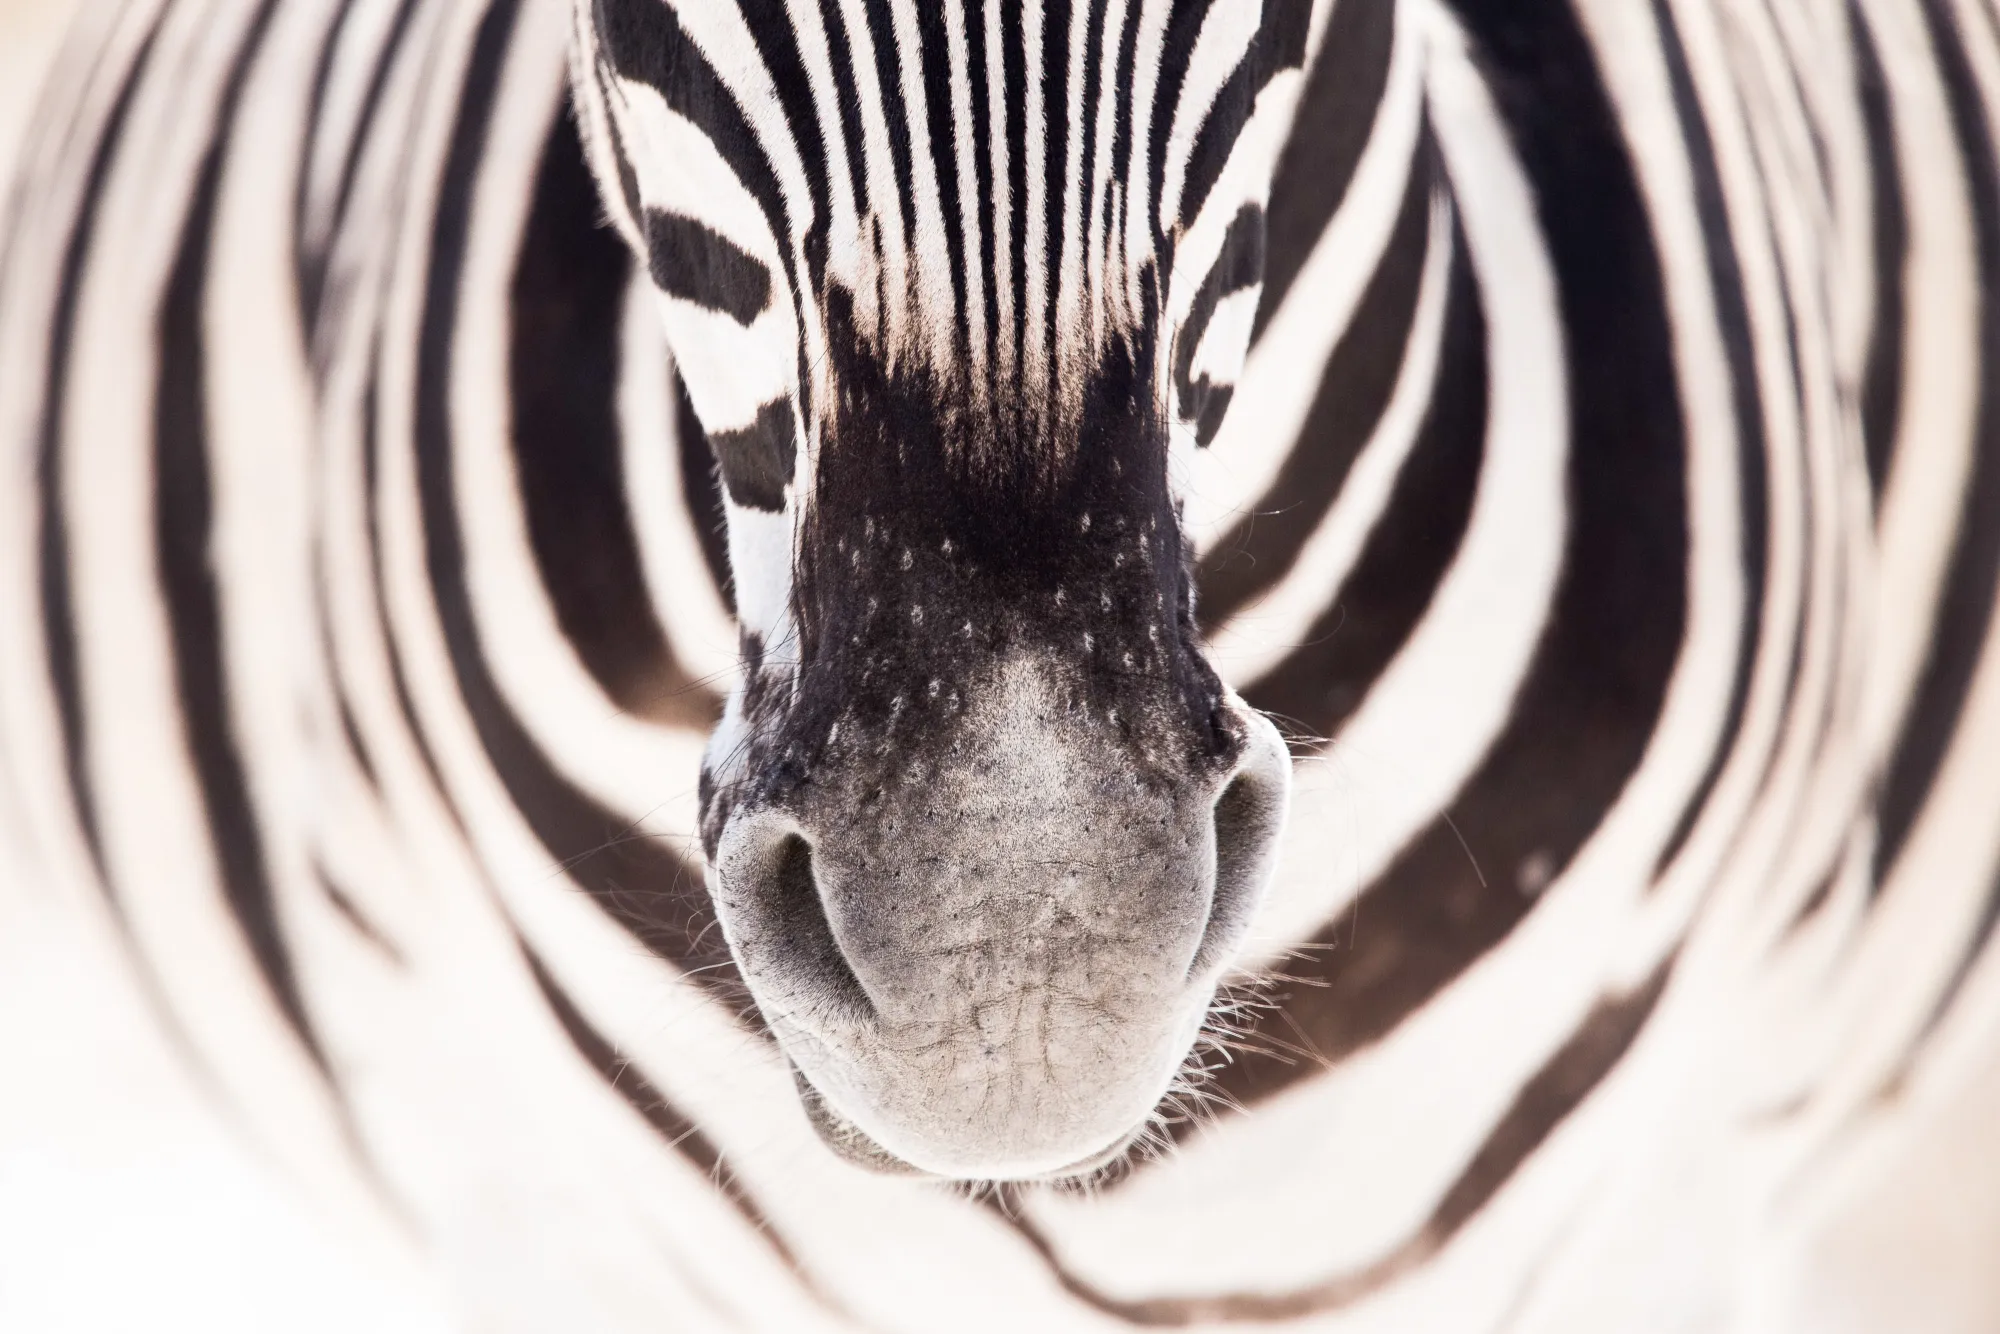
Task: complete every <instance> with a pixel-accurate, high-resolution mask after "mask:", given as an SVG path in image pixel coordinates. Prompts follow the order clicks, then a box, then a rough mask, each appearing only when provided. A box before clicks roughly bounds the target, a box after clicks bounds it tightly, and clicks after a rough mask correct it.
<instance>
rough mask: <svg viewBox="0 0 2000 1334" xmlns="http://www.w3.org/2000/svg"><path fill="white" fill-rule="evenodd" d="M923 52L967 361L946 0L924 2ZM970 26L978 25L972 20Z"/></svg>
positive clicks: (955, 311)
mask: <svg viewBox="0 0 2000 1334" xmlns="http://www.w3.org/2000/svg"><path fill="white" fill-rule="evenodd" d="M916 9H917V54H918V58H919V59H920V60H921V61H922V62H923V75H924V112H925V124H926V126H927V128H928V130H929V133H930V148H931V171H932V173H933V174H934V175H935V176H936V178H937V190H938V207H939V210H940V211H941V212H942V213H943V214H944V253H945V261H946V263H947V265H948V266H949V271H950V274H951V304H952V347H953V349H954V351H955V353H956V355H957V357H958V358H959V360H960V361H961V362H963V361H964V359H965V358H966V356H967V349H968V348H969V347H970V346H971V340H972V329H971V326H970V325H968V324H967V323H966V311H965V308H966V292H967V291H968V290H969V289H968V288H967V286H966V278H965V218H964V212H963V205H962V204H961V203H960V201H959V197H958V195H959V181H958V151H957V150H958V129H957V127H956V126H955V125H954V124H953V123H952V110H951V53H950V52H949V51H948V50H946V48H945V41H946V38H945V30H944V6H943V5H942V4H937V3H932V4H924V5H918V6H917V7H916ZM967 26H972V25H970V24H968V25H967Z"/></svg>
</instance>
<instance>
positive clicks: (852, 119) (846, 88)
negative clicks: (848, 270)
mask: <svg viewBox="0 0 2000 1334" xmlns="http://www.w3.org/2000/svg"><path fill="white" fill-rule="evenodd" d="M819 17H820V23H821V26H823V27H824V28H825V29H826V49H827V62H828V63H829V64H830V65H832V66H833V93H834V100H835V102H836V103H837V104H838V105H839V109H840V138H841V142H842V143H844V144H845V145H846V146H847V183H848V188H849V189H850V190H852V191H853V192H854V214H855V216H856V217H857V218H866V217H867V216H868V214H869V212H870V209H871V206H872V202H873V201H871V200H870V198H869V195H868V173H867V164H866V156H865V154H864V152H863V148H862V137H861V98H860V94H859V93H857V92H856V91H855V80H854V78H853V75H852V73H851V71H852V70H853V69H854V52H853V49H852V47H851V46H850V45H849V43H848V40H847V20H846V19H844V18H843V17H841V11H840V5H839V4H838V2H837V0H819ZM863 231H864V232H865V231H866V228H863Z"/></svg>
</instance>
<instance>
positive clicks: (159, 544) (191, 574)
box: [153, 0, 327, 1073]
mask: <svg viewBox="0 0 2000 1334" xmlns="http://www.w3.org/2000/svg"><path fill="white" fill-rule="evenodd" d="M275 10H276V4H275V0H264V3H263V4H262V5H260V6H259V8H258V10H257V14H256V17H255V18H254V19H252V20H251V24H250V28H249V30H248V32H247V33H246V34H245V37H244V40H243V45H242V46H241V47H240V48H239V49H238V51H237V54H236V58H235V61H234V63H233V65H232V66H231V68H230V71H229V75H228V78H227V81H226V82H225V83H224V85H223V89H222V97H221V100H220V103H219V105H218V108H217V111H216V129H215V132H214V134H213V136H212V137H211V138H210V140H209V144H208V148H207V150H206V152H205V154H204V156H203V158H202V162H201V168H200V172H199V174H198V175H197V177H196V184H195V191H194V197H193V202H192V204H191V205H190V207H189V211H188V217H187V222H186V225H185V227H184V229H183V230H182V233H181V240H180V247H179V250H178V252H177V253H176V255H175V258H174V267H173V271H172V276H171V277H170V278H169V280H168V283H167V290H166V295H165V300H164V303H163V304H162V306H161V309H160V315H159V349H160V362H159V386H158V392H157V397H156V398H155V399H154V405H153V411H154V418H153V430H154V469H155V475H154V485H155V487H156V490H155V493H154V506H155V508H154V522H155V523H156V524H157V525H158V527H157V530H156V535H155V540H156V558H157V559H158V561H159V571H160V592H161V594H162V596H163V599H164V602H165V606H166V612H167V622H168V626H169V629H170V632H171V635H172V639H173V666H174V680H175V684H176V686H177V687H178V690H179V693H180V703H181V716H182V718H183V719H184V720H185V722H186V737H187V745H188V752H189V757H190V758H191V759H192V760H193V762H194V769H195V774H196V777H197V778H198V779H199V781H200V785H201V794H202V803H203V805H204V807H205V808H206V811H207V818H208V834H209V840H210V842H211V844H212V845H213V847H214V850H215V857H216V867H217V870H218V872H219V873H220V875H221V878H222V893H223V897H224V899H225V900H226V901H227V902H228V904H229V910H230V913H231V915H232V916H233V917H234V918H235V919H236V925H237V929H238V930H240V931H241V932H242V933H243V939H244V943H245V944H246V945H248V946H249V949H250V952H251V955H252V956H253V957H254V958H255V959H256V962H257V968H258V971H259V972H260V973H261V974H262V975H263V978H264V982H265V984H266V985H267V986H269V987H270V989H271V994H272V998H273V999H274V1000H275V1001H276V1002H277V1005H278V1009H279V1011H280V1012H281V1013H282V1014H283V1015H284V1016H285V1020H286V1022H287V1023H289V1024H290V1025H291V1028H292V1031H293V1032H294V1033H295V1034H296V1035H297V1037H298V1039H299V1042H300V1045H301V1046H303V1047H304V1048H305V1050H306V1053H307V1054H308V1055H309V1056H310V1057H311V1058H312V1061H313V1063H314V1064H315V1065H317V1066H318V1067H319V1068H320V1070H321V1072H322V1073H326V1072H327V1059H326V1053H325V1051H324V1050H323V1049H322V1048H321V1046H320V1042H319V1037H318V1035H317V1034H316V1033H315V1032H314V1031H313V1026H312V1020H311V1018H310V1016H308V1014H307V1013H306V1007H305V1001H304V998H303V997H302V996H301V995H300V993H299V986H298V979H297V978H296V977H295V976H294V975H293V972H292V958H291V953H290V951H289V950H288V949H287V948H286V945H285V938H284V928H283V925H282V923H280V921H279V920H278V905H277V897H276V893H275V891H274V889H273V887H272V885H271V880H270V871H269V868H268V867H267V865H266V864H265V857H264V840H263V836H262V834H261V833H260V831H259V829H258V825H257V811H256V807H255V805H254V803H253V802H252V800H251V797H250V785H249V780H248V779H247V778H246V777H245V775H244V771H243V761H242V757H241V756H240V755H238V754H237V751H236V746H235V742H234V739H233V737H234V733H235V720H234V719H233V717H232V716H231V713H230V707H229V696H230V686H229V669H228V664H227V662H226V655H225V653H224V650H223V645H222V635H223V630H222V605H221V597H220V594H219V593H218V591H217V588H216V576H215V570H214V568H213V566H212V564H211V558H210V550H209V549H210V544H211V542H212V541H213V538H214V528H213V521H214V503H215V497H214V492H213V490H212V487H211V484H210V472H209V459H208V428H209V422H208V417H207V410H206V409H207V405H206V403H205V401H204V399H203V395H204V394H205V392H206V390H207V372H208V343H207V330H206V328H205V325H204V322H203V319H202V298H203V296H204V295H205V292H206V286H207V278H208V262H209V246H210V244H211V242H212V240H213V231H214V225H215V209H216V201H217V198H218V196H219V195H220V193H221V185H222V164H223V156H224V150H225V149H226V147H227V145H228V142H229V138H230V134H231V131H232V130H233V128H234V122H235V118H236V109H237V106H238V104H239V103H240V102H241V101H242V96H243V86H244V83H245V81H246V80H247V78H248V76H249V72H250V66H251V62H252V61H253V60H254V59H255V57H256V55H257V53H258V50H259V48H260V47H261V46H262V43H263V39H264V34H265V32H266V30H267V29H268V27H269V25H270V20H271V15H272V14H273V13H274V12H275Z"/></svg>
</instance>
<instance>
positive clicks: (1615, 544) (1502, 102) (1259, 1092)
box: [1219, 0, 1687, 1103]
mask: <svg viewBox="0 0 2000 1334" xmlns="http://www.w3.org/2000/svg"><path fill="white" fill-rule="evenodd" d="M1461 12H1462V13H1463V16H1464V19H1465V22H1466V24H1467V26H1468V28H1469V29H1470V32H1471V34H1472V36H1473V37H1474V38H1475V39H1477V41H1478V42H1479V43H1480V50H1481V54H1482V57H1483V60H1484V62H1485V68H1486V69H1487V70H1488V71H1489V73H1490V76H1491V87H1492V89H1493V91H1494V94H1495V97H1496V100H1497V101H1498V104H1499V109H1500V111H1501V113H1502V115H1503V117H1504V118H1505V120H1506V122H1507V124H1508V128H1509V133H1510V138H1511V139H1512V141H1513V143H1514V145H1515V147H1516V151H1517V152H1518V153H1519V154H1520V158H1521V163H1522V166H1523V168H1524V169H1525V171H1526V172H1527V175H1528V178H1529V182H1530V185H1531V187H1532V189H1533V192H1534V197H1535V199H1536V200H1538V201H1539V204H1540V209H1539V213H1540V218H1541V223H1542V227H1543V232H1544V235H1545V237H1546V239H1547V243H1548V249H1549V253H1550V258H1551V260H1552V261H1553V263H1554V265H1555V270H1556V273H1555V276H1556V282H1557V294H1558V298H1559V301H1560V308H1561V315H1562V320H1563V327H1564V334H1565V343H1566V348H1567V358H1568V362H1569V368H1570V374H1569V376H1568V385H1569V397H1570V420H1571V423H1572V444H1571V449H1570V452H1569V511H1570V512H1569V531H1568V534H1567V541H1566V546H1565V551H1564V559H1563V569H1562V574H1561V576H1560V578H1559V580H1558V583H1557V587H1556V589H1555V593H1554V599H1553V603H1552V605H1551V606H1550V608H1549V619H1548V624H1547V627H1546V629H1545V630H1544V632H1543V636H1542V641H1541V643H1540V644H1539V645H1538V646H1537V648H1536V652H1535V657H1534V660H1533V662H1532V663H1531V665H1530V668H1529V672H1528V677H1527V679H1526V681H1525V682H1524V684H1523V686H1522V688H1521V691H1520V694H1519V696H1518V697H1517V699H1516V700H1515V703H1514V706H1513V710H1512V713H1511V716H1510V717H1509V719H1508V722H1507V725H1506V727H1505V728H1504V729H1503V730H1502V732H1501V735H1500V736H1499V737H1498V738H1497V739H1496V740H1495V742H1494V745H1493V747H1492V749H1491V750H1490V751H1489V752H1488V754H1487V756H1486V758H1485V759H1484V760H1483V761H1482V762H1481V764H1480V766H1479V768H1478V769H1477V771H1476V772H1475V773H1474V774H1473V776H1472V777H1471V779H1470V780H1469V781H1468V782H1467V784H1466V786H1465V787H1464V789H1463V790H1462V791H1461V793H1460V795H1459V798H1458V800H1457V801H1456V803H1455V804H1454V806H1453V809H1452V811H1451V812H1450V818H1445V817H1440V818H1439V819H1438V820H1437V821H1435V822H1433V824H1432V825H1431V826H1430V827H1429V828H1427V829H1426V830H1425V831H1424V832H1423V833H1422V834H1420V835H1418V836H1417V838H1416V839H1414V840H1413V841H1412V843H1411V844H1410V846H1409V847H1407V848H1406V849H1404V851H1403V852H1402V854H1401V855H1400V856H1398V858H1397V859H1396V861H1395V863H1394V864H1393V865H1392V866H1391V867H1390V868H1389V869H1388V870H1387V871H1386V872H1385V873H1384V875H1383V876H1382V878H1381V879H1380V880H1379V881H1378V882H1376V884H1375V885H1373V886H1372V887H1371V888H1369V889H1368V890H1367V891H1366V892H1365V893H1364V894H1363V896H1362V898H1361V902H1360V906H1359V909H1358V911H1359V919H1358V920H1359V922H1360V923H1361V925H1362V929H1360V930H1359V931H1358V933H1357V935H1356V936H1355V945H1354V948H1353V949H1351V950H1341V951H1340V952H1331V951H1332V950H1333V947H1334V946H1335V945H1336V944H1340V943H1345V942H1346V941H1347V940H1348V938H1349V931H1348V928H1347V926H1346V923H1345V921H1344V920H1343V921H1342V923H1341V924H1340V925H1339V926H1338V927H1336V926H1335V925H1334V924H1331V923H1330V924H1328V927H1327V928H1326V929H1325V930H1324V931H1323V932H1322V933H1321V934H1320V936H1319V938H1318V939H1317V940H1316V941H1315V942H1314V944H1315V945H1317V946H1319V947H1322V948H1321V949H1318V950H1309V953H1308V960H1309V961H1308V962H1306V963H1303V964H1299V965H1295V966H1294V967H1295V968H1296V969H1297V970H1298V971H1300V972H1302V973H1303V974H1305V975H1306V976H1308V977H1310V978H1313V979H1315V980H1318V981H1323V982H1325V983H1326V984H1327V985H1326V986H1325V987H1324V988H1321V989H1316V990H1313V991H1310V992H1307V993H1302V994H1297V995H1295V996H1294V997H1293V998H1292V1000H1291V1003H1290V1004H1289V1006H1288V1007H1287V1010H1286V1012H1287V1014H1288V1015H1289V1016H1290V1020H1291V1021H1292V1022H1293V1023H1295V1024H1296V1031H1292V1030H1291V1029H1290V1028H1289V1027H1288V1030H1287V1037H1288V1040H1295V1039H1297V1038H1300V1037H1303V1038H1304V1040H1305V1041H1306V1043H1307V1044H1308V1045H1309V1046H1311V1047H1313V1048H1315V1049H1316V1050H1317V1053H1318V1054H1319V1055H1320V1056H1322V1057H1324V1058H1325V1059H1327V1060H1338V1059H1339V1058H1341V1057H1342V1056H1345V1055H1347V1054H1349V1053H1351V1052H1353V1051H1355V1050H1356V1049H1357V1048H1359V1047H1361V1046H1364V1045H1366V1044H1368V1043H1371V1042H1374V1041H1376V1040H1378V1039H1379V1038H1381V1037H1382V1036H1384V1035H1385V1034H1387V1033H1389V1032H1390V1031H1392V1030H1393V1029H1394V1028H1396V1027H1397V1026H1398V1025H1400V1024H1401V1023H1402V1022H1403V1020H1404V1019H1406V1018H1408V1017H1409V1016H1410V1015H1411V1014H1412V1013H1414V1012H1415V1011H1416V1010H1417V1009H1418V1008H1420V1007H1421V1006H1423V1005H1424V1004H1426V1003H1427V1002H1429V1001H1430V1000H1431V999H1432V998H1433V997H1434V996H1435V995H1436V994H1437V993H1438V992H1439V991H1440V990H1441V989H1442V988H1444V987H1445V986H1448V985H1449V984H1450V983H1451V982H1452V981H1453V980H1454V979H1455V978H1457V977H1458V976H1459V975H1460V974H1461V973H1462V972H1463V971H1464V970H1465V969H1466V968H1467V967H1469V966H1470V965H1471V964H1472V963H1473V962H1474V961H1475V960H1477V959H1478V958H1480V957H1481V956H1482V955H1483V954H1485V953H1486V952H1487V951H1488V950H1490V949H1492V948H1494V947H1495V946H1496V945H1498V944H1499V943H1500V942H1501V941H1502V940H1504V939H1505V938H1506V936H1507V934H1508V933H1509V932H1510V931H1511V930H1512V929H1513V928H1514V926H1515V925H1516V924H1517V923H1518V922H1519V921H1520V920H1521V919H1522V918H1523V917H1524V916H1525V915H1526V914H1527V912H1528V910H1529V908H1530V907H1531V906H1532V900H1531V899H1530V898H1529V896H1527V895H1524V894H1522V893H1520V892H1519V891H1518V889H1517V888H1516V881H1517V877H1518V876H1520V875H1521V874H1522V869H1521V868H1525V867H1529V866H1534V867H1538V868H1545V869H1547V870H1548V871H1550V872H1551V873H1555V874H1559V873H1560V872H1561V870H1562V868H1563V867H1564V866H1565V865H1567V863H1568V862H1569V860H1570V858H1571V857H1572V856H1573V855H1574V854H1575V851H1576V849H1577V848H1578V847H1579V846H1580V845H1581V844H1582V843H1583V841H1584V840H1585V839H1586V838H1587V837H1589V835H1590V834H1591V833H1592V832H1593V831H1594V830H1595V829H1596V828H1597V826H1598V824H1599V822H1600V821H1601V820H1602V818H1603V816H1604V813H1605V811H1606V810H1608V809H1609V808H1610V806H1611V804H1612V803H1613V802H1614V801H1615V800H1616V799H1617V796H1618V794H1619V792H1620V790H1621V789H1622V788H1623V787H1624V785H1625V782H1626V780H1627V779H1628V778H1629V777H1630V776H1631V774H1632V772H1633V770H1634V769H1635V768H1636V766H1637V765H1638V762H1639V760H1640V757H1641V756H1642V755H1643V754H1644V751H1645V747H1646V744H1647V742H1648V741H1649V739H1650V738H1651V736H1652V733H1653V729H1654V726H1655V724H1656V722H1657V720H1658V712H1659V706H1660V702H1661V699H1662V698H1663V696H1664V694H1665V690H1666V686H1667V682H1668V680H1669V679H1670V677H1671V674H1672V670H1673V665H1674V662H1675V660H1676V659H1677V657H1678V656H1679V649H1680V642H1681V635H1682V630H1683V625H1684V621H1685V616H1686V599H1687V570H1686V559H1687V532H1686V525H1687V512H1686V460H1685V443H1684V439H1683V430H1684V428H1683V423H1682V419H1681V413H1680V402H1679V398H1678V396H1677V393H1676V382H1675V374H1674V359H1673V348H1672V341H1671V334H1670V326H1669V324H1668V320H1667V309H1666V298H1665V293H1664V291H1663V289H1662V285H1661V275H1660V266H1659V260H1658V256H1657V254H1656V252H1655V251H1654V248H1653V242H1652V232H1651V229H1650V227H1649V225H1648V221H1647V214H1646V210H1645V206H1644V201H1643V199H1642V197H1641V195H1640V193H1639V188H1638V183H1637V181H1636V179H1635V177H1634V174H1633V170H1632V164H1631V162H1630V160H1629V159H1628V157H1627V156H1626V151H1625V143H1624V138H1623V135H1622V132H1621V130H1620V126H1619V121H1618V119H1617V116H1616V114H1615V113H1614V112H1613V110H1612V108H1611V106H1610V104H1609V101H1608V99H1607V97H1606V95H1605V91H1604V89H1603V86H1602V85H1601V84H1600V83H1599V81H1598V78H1597V73H1596V62H1595V57H1594V55H1593V53H1592V51H1591V48H1590V46H1589V43H1588V42H1587V41H1586V40H1585V38H1584V36H1583V34H1582V33H1581V31H1580V30H1579V29H1578V27H1577V22H1576V19H1575V17H1574V16H1573V14H1572V13H1571V12H1570V10H1569V8H1568V6H1567V5H1566V4H1564V3H1562V0H1493V2H1492V3H1480V4H1473V3H1467V4H1465V5H1463V6H1462V11H1461ZM1453 396H1454V391H1453V387H1452V384H1451V382H1450V381H1443V382H1441V384H1440V387H1439V390H1438V397H1439V398H1440V399H1443V400H1446V401H1448V400H1449V399H1450V398H1451V397H1453ZM1393 516H1394V517H1392V519H1391V520H1386V521H1385V522H1402V523H1411V524H1414V523H1420V522H1422V521H1423V518H1424V516H1423V515H1422V514H1420V513H1417V514H1411V515H1408V516H1403V515H1402V513H1401V510H1400V507H1398V508H1397V509H1396V510H1394V511H1393ZM1357 573H1358V572H1357ZM1253 702H1257V701H1256V700H1255V698H1254V697H1253ZM1480 868H1490V870H1491V872H1492V875H1491V877H1490V880H1491V883H1487V877H1486V874H1485V871H1484V870H1482V869H1480ZM1311 1069H1312V1067H1311V1066H1302V1065H1285V1064H1282V1063H1280V1062H1279V1061H1278V1060H1277V1059H1275V1058H1272V1057H1259V1056H1256V1055H1254V1054H1250V1055H1246V1056H1245V1057H1244V1058H1242V1059H1240V1060H1239V1061H1237V1062H1236V1064H1234V1065H1232V1066H1230V1067H1228V1068H1227V1069H1226V1070H1224V1071H1223V1072H1222V1074H1221V1075H1220V1077H1219V1084H1220V1087H1221V1090H1222V1092H1223V1093H1224V1094H1225V1095H1227V1096H1229V1097H1230V1098H1231V1099H1233V1100H1234V1101H1236V1102H1239V1103H1241V1102H1246V1101H1251V1100H1254V1099H1256V1098H1260V1097H1263V1096H1265V1095H1267V1094H1269V1093H1271V1092H1274V1091H1276V1090H1277V1089H1280V1088H1283V1087H1285V1086H1286V1085H1288V1084H1290V1083H1292V1082H1293V1081H1295V1080H1297V1079H1299V1078H1301V1077H1303V1076H1304V1075H1306V1074H1309V1073H1311Z"/></svg>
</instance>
